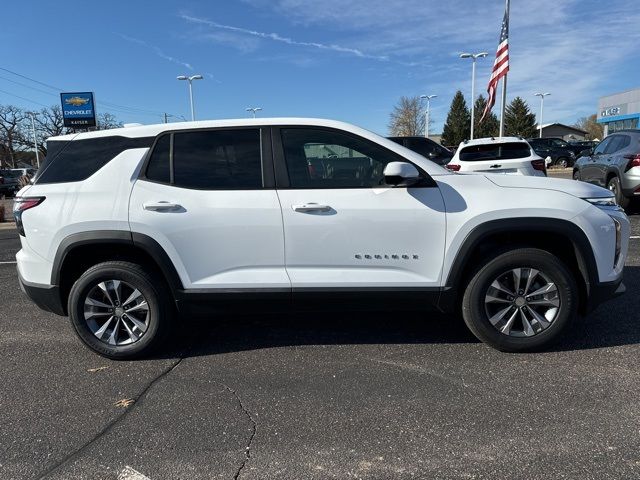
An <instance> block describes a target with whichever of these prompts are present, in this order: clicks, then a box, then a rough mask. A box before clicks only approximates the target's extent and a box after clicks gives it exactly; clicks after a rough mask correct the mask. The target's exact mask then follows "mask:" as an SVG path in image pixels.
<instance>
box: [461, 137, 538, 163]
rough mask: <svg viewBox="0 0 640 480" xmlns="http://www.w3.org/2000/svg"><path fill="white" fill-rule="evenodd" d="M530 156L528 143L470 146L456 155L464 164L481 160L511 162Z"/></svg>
mask: <svg viewBox="0 0 640 480" xmlns="http://www.w3.org/2000/svg"><path fill="white" fill-rule="evenodd" d="M530 155H531V149H530V147H529V144H528V143H524V142H512V143H500V144H494V145H471V146H469V147H464V148H463V149H462V150H460V154H459V155H458V156H459V158H460V160H461V161H464V162H479V161H483V160H513V159H516V158H527V157H529V156H530Z"/></svg>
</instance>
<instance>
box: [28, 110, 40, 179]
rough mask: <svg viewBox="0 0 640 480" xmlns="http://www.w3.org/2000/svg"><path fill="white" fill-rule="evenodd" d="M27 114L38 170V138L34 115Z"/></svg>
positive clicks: (31, 113)
mask: <svg viewBox="0 0 640 480" xmlns="http://www.w3.org/2000/svg"><path fill="white" fill-rule="evenodd" d="M27 114H28V115H29V116H30V117H31V130H32V132H33V144H34V146H35V148H36V163H37V164H38V168H40V153H39V152H38V137H37V136H36V121H35V114H34V113H33V112H27Z"/></svg>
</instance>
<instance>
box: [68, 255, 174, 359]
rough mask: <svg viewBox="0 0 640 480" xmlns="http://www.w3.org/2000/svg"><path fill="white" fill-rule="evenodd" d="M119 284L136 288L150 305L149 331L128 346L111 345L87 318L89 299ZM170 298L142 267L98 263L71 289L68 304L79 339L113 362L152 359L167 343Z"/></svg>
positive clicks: (119, 262)
mask: <svg viewBox="0 0 640 480" xmlns="http://www.w3.org/2000/svg"><path fill="white" fill-rule="evenodd" d="M109 280H119V281H121V282H126V284H128V285H130V286H132V287H135V288H136V289H138V290H139V291H140V293H141V294H142V295H143V297H144V299H145V300H146V303H147V305H148V314H147V317H146V318H147V319H148V327H147V329H146V331H145V332H144V334H142V335H140V338H139V339H138V340H137V341H134V342H133V343H130V344H128V345H110V344H108V343H107V342H105V341H103V340H100V339H99V338H98V337H96V335H94V333H93V332H92V331H91V329H90V327H89V325H88V323H87V321H86V320H85V315H84V305H85V299H86V298H87V295H88V294H89V293H90V292H91V291H92V290H93V289H94V288H95V287H97V286H98V284H100V283H101V282H104V281H109ZM171 298H172V297H171V294H170V293H169V291H168V288H167V287H166V285H165V284H164V282H162V281H158V280H157V279H155V278H154V277H153V276H151V275H150V273H149V272H148V271H146V270H145V268H143V267H142V266H140V265H138V264H135V263H130V262H124V261H110V262H104V263H99V264H97V265H94V266H92V267H91V268H89V269H88V270H87V271H86V272H84V273H83V274H82V275H81V276H80V278H79V279H78V280H77V281H76V282H75V283H74V284H73V287H71V292H70V293H69V300H68V311H69V319H70V320H71V324H72V325H73V327H74V329H75V331H76V333H77V335H78V337H79V338H80V340H82V342H83V343H84V344H85V346H87V347H88V348H89V349H91V350H93V351H94V352H96V353H98V354H99V355H102V356H104V357H107V358H111V359H113V360H129V359H133V358H139V357H143V356H147V355H149V354H150V353H151V352H153V351H154V350H155V349H157V348H158V347H159V346H160V345H162V343H163V341H164V340H165V338H166V336H167V334H168V332H169V330H170V326H171V322H172V318H173V312H174V310H173V305H172V303H171Z"/></svg>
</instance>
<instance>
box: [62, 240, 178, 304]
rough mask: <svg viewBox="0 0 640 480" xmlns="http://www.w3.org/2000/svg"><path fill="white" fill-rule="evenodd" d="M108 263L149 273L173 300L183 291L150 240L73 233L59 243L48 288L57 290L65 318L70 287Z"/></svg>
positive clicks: (165, 257) (159, 248) (171, 267)
mask: <svg viewBox="0 0 640 480" xmlns="http://www.w3.org/2000/svg"><path fill="white" fill-rule="evenodd" d="M108 260H129V261H132V262H135V263H138V264H141V265H144V266H146V267H148V268H150V269H152V271H154V272H155V273H156V274H158V275H160V276H161V277H162V279H163V280H164V281H165V282H166V284H167V286H168V287H169V290H170V291H171V293H172V295H173V297H174V299H175V298H176V292H177V291H178V290H180V289H182V288H183V287H182V281H181V280H180V277H179V275H178V273H177V271H176V269H175V267H174V265H173V263H172V262H171V259H170V258H169V256H168V255H167V253H166V252H165V251H164V249H163V248H162V246H160V244H159V243H158V242H157V241H155V240H154V239H153V238H151V237H149V236H147V235H144V234H141V233H132V232H129V231H117V230H98V231H91V232H81V233H76V234H72V235H69V236H68V237H66V238H64V240H63V241H62V242H60V245H59V247H58V250H57V252H56V255H55V257H54V261H53V268H52V273H51V285H56V286H58V287H59V294H60V300H61V304H62V306H63V308H64V310H65V311H64V313H65V314H67V313H68V312H67V311H66V310H67V299H68V296H69V292H70V290H71V287H72V285H73V283H74V282H75V281H76V280H77V279H78V278H79V276H80V275H82V273H83V272H84V271H86V270H87V268H89V267H90V266H92V265H95V264H97V263H101V262H103V261H108Z"/></svg>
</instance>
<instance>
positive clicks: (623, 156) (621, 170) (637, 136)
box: [573, 130, 640, 208]
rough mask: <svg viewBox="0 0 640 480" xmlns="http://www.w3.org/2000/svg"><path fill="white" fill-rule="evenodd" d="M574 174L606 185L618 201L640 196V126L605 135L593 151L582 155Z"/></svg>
mask: <svg viewBox="0 0 640 480" xmlns="http://www.w3.org/2000/svg"><path fill="white" fill-rule="evenodd" d="M573 178H574V179H575V180H582V181H585V182H589V183H594V184H596V185H600V186H602V187H606V188H608V189H609V190H611V192H613V194H614V195H615V197H616V201H617V203H618V205H620V206H621V207H623V208H627V207H628V206H629V203H630V201H631V200H632V199H633V198H637V197H638V196H640V130H621V131H618V132H616V133H614V134H612V135H609V136H608V137H607V138H605V139H604V140H603V141H602V142H600V144H599V145H598V146H597V147H596V148H595V150H594V151H593V153H592V154H591V155H588V156H585V157H581V158H579V159H578V161H577V162H576V164H575V166H574V169H573Z"/></svg>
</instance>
